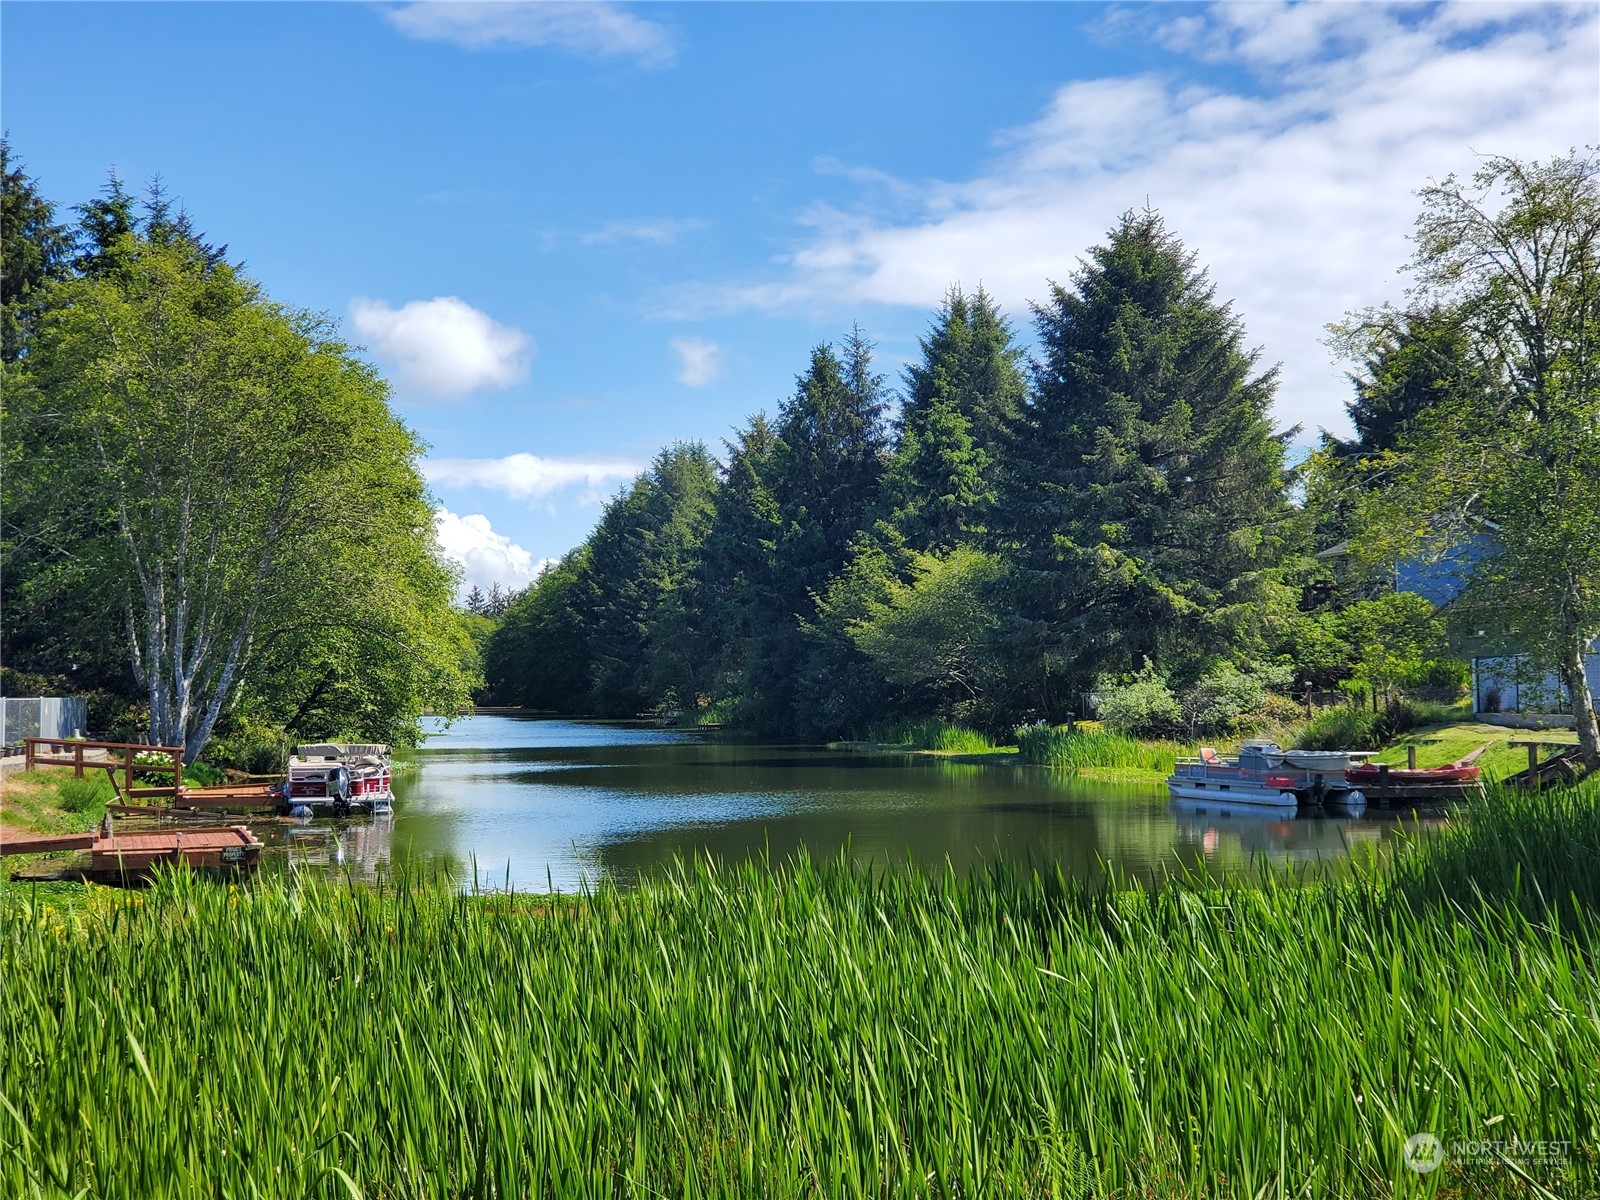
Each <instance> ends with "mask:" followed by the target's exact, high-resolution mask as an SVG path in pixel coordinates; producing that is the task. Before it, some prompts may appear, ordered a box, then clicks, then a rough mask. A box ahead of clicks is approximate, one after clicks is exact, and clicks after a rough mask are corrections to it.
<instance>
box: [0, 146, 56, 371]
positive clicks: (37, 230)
mask: <svg viewBox="0 0 1600 1200" xmlns="http://www.w3.org/2000/svg"><path fill="white" fill-rule="evenodd" d="M71 244H72V243H71V239H70V238H69V237H68V236H67V231H66V228H65V226H62V225H58V224H56V220H55V205H53V204H51V203H50V201H48V200H46V199H45V198H44V196H42V195H41V194H40V192H39V189H38V187H37V186H36V185H35V184H34V181H33V180H32V179H31V178H29V176H28V175H27V173H26V172H24V171H23V169H22V165H21V164H20V163H17V162H15V161H14V159H13V157H12V152H11V143H10V142H9V141H8V140H6V139H5V138H0V360H3V361H5V362H15V361H17V359H18V358H20V357H21V356H22V353H23V349H24V346H25V345H26V341H27V336H28V332H29V329H30V327H31V326H32V324H33V322H34V320H35V319H36V318H37V316H38V314H39V311H40V298H41V293H42V291H43V289H44V286H45V285H46V284H47V283H49V282H50V281H51V280H52V279H59V278H60V277H61V276H62V275H63V274H64V273H65V270H66V265H67V255H68V252H69V250H70V249H71Z"/></svg>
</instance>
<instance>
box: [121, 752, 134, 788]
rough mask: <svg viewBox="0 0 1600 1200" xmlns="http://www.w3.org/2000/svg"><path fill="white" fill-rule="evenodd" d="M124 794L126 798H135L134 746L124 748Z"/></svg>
mask: <svg viewBox="0 0 1600 1200" xmlns="http://www.w3.org/2000/svg"><path fill="white" fill-rule="evenodd" d="M122 795H123V798H124V799H127V800H131V799H133V747H132V746H124V747H123V748H122Z"/></svg>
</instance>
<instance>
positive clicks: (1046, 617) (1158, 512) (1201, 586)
mask: <svg viewBox="0 0 1600 1200" xmlns="http://www.w3.org/2000/svg"><path fill="white" fill-rule="evenodd" d="M1034 315H1035V324H1036V328H1037V332H1038V336H1039V340H1040V342H1041V344H1042V347H1043V358H1042V360H1041V361H1040V362H1039V363H1038V364H1036V367H1035V374H1034V396H1033V400H1032V403H1031V404H1030V405H1029V406H1028V407H1027V409H1026V410H1025V411H1024V413H1023V415H1022V418H1021V420H1020V422H1019V431H1018V432H1019V437H1018V439H1017V442H1016V459H1017V463H1016V467H1017V474H1016V476H1015V478H1014V479H1012V480H1011V482H1010V486H1009V489H1008V490H1009V496H1008V499H1009V504H1008V506H1007V517H1008V525H1009V528H1008V534H1009V541H1010V549H1011V552H1012V554H1013V555H1014V556H1015V557H1016V558H1017V559H1018V560H1019V561H1020V562H1021V564H1022V565H1024V566H1025V567H1026V568H1027V569H1028V571H1029V572H1030V573H1031V579H1029V580H1028V583H1027V591H1028V592H1029V593H1030V594H1029V595H1028V597H1027V598H1026V601H1025V608H1027V609H1028V610H1029V615H1030V616H1031V617H1033V618H1035V619H1038V620H1042V621H1043V622H1044V623H1045V624H1046V626H1047V627H1048V628H1049V631H1050V638H1049V642H1050V644H1051V652H1053V653H1055V654H1057V655H1059V657H1060V659H1061V660H1062V662H1063V663H1065V664H1067V665H1069V666H1070V668H1071V669H1072V672H1073V674H1074V675H1075V676H1076V677H1077V679H1079V680H1082V679H1085V678H1086V677H1088V676H1089V675H1091V674H1092V673H1093V672H1095V671H1098V670H1101V669H1105V668H1111V669H1117V670H1131V669H1137V668H1138V667H1139V665H1140V663H1141V661H1142V660H1144V659H1151V660H1158V659H1162V658H1164V657H1168V656H1173V657H1177V658H1179V659H1185V658H1187V659H1190V660H1193V659H1195V658H1196V657H1203V656H1204V655H1207V654H1216V653H1227V652H1229V651H1230V650H1232V649H1233V647H1232V646H1231V645H1230V640H1231V638H1230V633H1231V630H1230V629H1229V627H1228V621H1227V619H1226V617H1224V616H1223V615H1222V614H1224V612H1225V610H1228V609H1230V608H1232V607H1233V606H1235V605H1240V604H1244V605H1250V604H1254V603H1255V602H1256V600H1257V599H1259V598H1260V597H1259V593H1260V591H1261V589H1263V588H1270V587H1271V586H1272V582H1273V581H1272V579H1271V577H1270V575H1268V574H1264V572H1268V571H1269V569H1270V568H1273V567H1275V566H1276V565H1277V564H1278V563H1279V562H1280V560H1281V559H1282V558H1283V557H1284V555H1285V553H1286V551H1287V549H1288V543H1289V542H1290V541H1291V540H1292V539H1293V537H1294V536H1295V534H1296V532H1297V527H1296V526H1295V525H1294V524H1293V522H1292V521H1291V520H1290V519H1289V518H1290V516H1291V513H1290V509H1289V505H1288V502H1287V498H1286V494H1285V490H1286V479H1285V472H1284V462H1283V444H1284V441H1285V440H1286V438H1288V437H1289V436H1291V434H1292V433H1293V431H1292V430H1291V431H1289V432H1287V433H1283V434H1278V433H1275V432H1274V431H1273V429H1272V425H1271V419H1270V408H1271V403H1272V398H1273V393H1274V390H1275V388H1276V382H1277V372H1276V369H1268V370H1266V371H1258V370H1257V355H1256V353H1255V352H1253V351H1248V350H1246V349H1245V347H1244V344H1243V327H1242V324H1241V322H1240V320H1239V318H1238V316H1237V315H1236V314H1235V313H1234V312H1233V309H1232V305H1231V304H1230V303H1223V302H1219V301H1218V300H1217V298H1216V289H1215V287H1214V286H1213V285H1212V283H1211V282H1210V280H1209V278H1208V276H1207V273H1206V272H1205V271H1204V270H1202V269H1201V268H1199V267H1198V266H1197V265H1196V261H1195V256H1194V254H1193V253H1191V252H1189V251H1187V250H1186V249H1185V248H1184V247H1183V245H1182V244H1181V243H1180V242H1179V241H1178V239H1177V238H1176V237H1174V236H1173V235H1172V234H1171V233H1169V232H1168V231H1167V229H1166V228H1165V226H1164V224H1163V223H1162V221H1161V218H1160V217H1159V216H1158V215H1156V214H1155V213H1153V212H1148V211H1147V212H1139V213H1134V212H1130V213H1128V214H1125V215H1124V216H1123V218H1122V219H1121V220H1120V221H1119V222H1118V224H1117V226H1116V227H1115V228H1113V229H1112V230H1111V232H1110V236H1109V238H1108V240H1107V243H1106V244H1105V245H1103V246H1098V247H1095V248H1094V249H1093V250H1091V251H1090V253H1089V257H1088V260H1087V262H1086V263H1085V264H1084V266H1083V267H1082V269H1081V270H1080V271H1079V272H1078V273H1077V274H1076V276H1074V278H1073V281H1072V287H1071V288H1066V287H1062V286H1060V285H1056V284H1053V285H1051V288H1050V295H1049V299H1048V300H1047V301H1046V302H1045V303H1044V304H1042V305H1038V306H1036V307H1035V310H1034ZM1232 615H1234V616H1237V611H1235V612H1234V613H1233V614H1232ZM1180 665H1181V664H1180ZM1054 702H1056V701H1052V703H1054Z"/></svg>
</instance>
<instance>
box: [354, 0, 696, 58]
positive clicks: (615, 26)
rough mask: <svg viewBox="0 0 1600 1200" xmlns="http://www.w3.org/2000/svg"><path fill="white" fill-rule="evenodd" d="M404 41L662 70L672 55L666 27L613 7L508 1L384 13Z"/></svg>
mask: <svg viewBox="0 0 1600 1200" xmlns="http://www.w3.org/2000/svg"><path fill="white" fill-rule="evenodd" d="M385 15H386V16H387V17H388V19H389V22H390V23H391V24H392V25H394V27H395V28H396V29H398V30H400V32H401V33H403V34H405V35H406V36H407V37H413V38H417V39H419V40H422V41H430V42H450V43H453V44H454V45H457V46H462V47H464V48H466V49H468V50H481V49H484V48H485V47H489V46H556V47H559V48H560V49H562V50H570V51H572V52H574V53H576V54H583V55H587V56H590V57H595V58H632V59H635V60H637V61H638V62H639V63H640V65H642V66H647V67H658V66H665V65H667V64H669V63H670V62H672V59H673V56H674V55H675V54H676V53H677V47H676V45H675V40H676V39H675V38H674V37H673V34H672V31H671V30H670V29H669V28H667V26H665V25H662V24H660V23H658V22H656V21H649V20H646V19H645V18H643V17H639V16H635V15H634V14H633V13H631V12H629V11H628V10H627V9H625V8H622V7H620V6H619V5H616V4H606V3H600V2H598V0H582V2H579V3H561V2H552V3H528V4H523V3H514V2H511V0H490V2H480V0H434V2H431V3H422V4H404V5H401V6H400V7H398V8H391V9H389V10H387V12H386V14H385Z"/></svg>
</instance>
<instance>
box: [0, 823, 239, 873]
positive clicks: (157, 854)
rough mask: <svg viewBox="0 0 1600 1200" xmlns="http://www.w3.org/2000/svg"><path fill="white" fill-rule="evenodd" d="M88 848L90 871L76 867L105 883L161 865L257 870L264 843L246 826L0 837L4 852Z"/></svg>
mask: <svg viewBox="0 0 1600 1200" xmlns="http://www.w3.org/2000/svg"><path fill="white" fill-rule="evenodd" d="M83 850H87V851H88V852H89V866H88V868H87V869H86V870H82V871H78V872H74V873H75V874H79V875H82V876H84V877H86V878H89V879H94V880H97V881H99V882H104V883H127V882H132V881H134V880H137V879H142V878H145V877H147V876H148V875H149V874H150V873H151V871H153V870H154V869H155V868H156V867H158V866H161V865H162V864H168V865H173V864H176V863H180V862H182V863H186V864H188V865H189V866H190V867H192V868H193V869H195V870H198V871H236V872H240V873H248V872H250V871H253V870H254V869H255V866H256V862H257V860H258V859H259V858H260V856H261V842H260V841H258V840H257V838H256V836H255V834H253V833H251V832H250V829H249V827H248V826H245V825H229V826H226V827H223V828H213V829H150V830H140V831H138V832H136V833H113V834H111V835H110V836H109V837H108V836H106V835H105V834H103V833H98V832H96V833H74V834H64V835H58V836H53V837H12V838H6V839H5V840H4V841H0V856H9V855H13V854H53V853H59V852H62V851H83Z"/></svg>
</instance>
